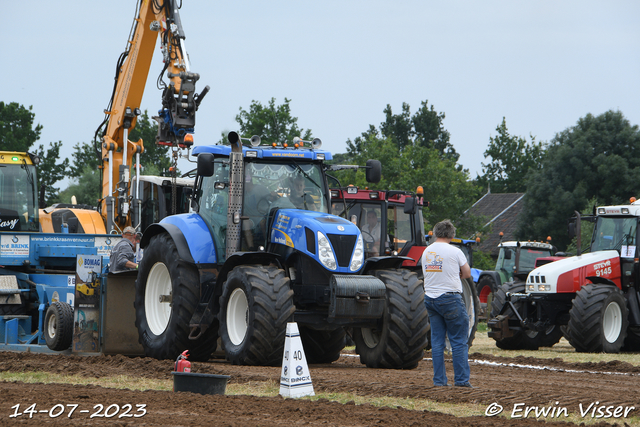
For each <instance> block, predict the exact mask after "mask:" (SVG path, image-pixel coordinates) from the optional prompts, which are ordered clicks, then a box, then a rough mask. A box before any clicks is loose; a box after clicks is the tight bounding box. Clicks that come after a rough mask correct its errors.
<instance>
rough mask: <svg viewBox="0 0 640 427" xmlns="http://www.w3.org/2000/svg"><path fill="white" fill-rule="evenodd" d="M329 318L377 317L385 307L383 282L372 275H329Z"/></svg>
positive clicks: (385, 290)
mask: <svg viewBox="0 0 640 427" xmlns="http://www.w3.org/2000/svg"><path fill="white" fill-rule="evenodd" d="M329 289H330V290H331V300H330V303H329V318H331V319H336V318H343V319H344V318H348V319H378V318H380V317H382V314H383V312H384V307H385V295H386V292H387V288H386V286H385V284H384V283H383V282H382V281H381V280H380V279H378V278H377V277H374V276H341V275H333V276H331V281H330V284H329Z"/></svg>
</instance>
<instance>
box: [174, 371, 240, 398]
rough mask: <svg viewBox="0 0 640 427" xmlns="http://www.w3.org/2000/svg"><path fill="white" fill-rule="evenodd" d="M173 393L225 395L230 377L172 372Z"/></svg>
mask: <svg viewBox="0 0 640 427" xmlns="http://www.w3.org/2000/svg"><path fill="white" fill-rule="evenodd" d="M171 373H172V374H173V391H189V392H191V393H199V394H224V393H225V390H226V389H227V380H228V379H229V376H228V375H213V374H196V373H193V372H171Z"/></svg>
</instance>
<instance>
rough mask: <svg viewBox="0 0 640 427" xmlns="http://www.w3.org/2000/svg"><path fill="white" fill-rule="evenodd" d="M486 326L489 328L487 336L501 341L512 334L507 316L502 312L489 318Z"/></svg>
mask: <svg viewBox="0 0 640 427" xmlns="http://www.w3.org/2000/svg"><path fill="white" fill-rule="evenodd" d="M487 326H488V327H489V329H490V331H489V332H488V334H487V335H488V336H489V338H493V339H495V340H498V341H501V340H503V339H505V338H510V337H512V336H513V331H512V330H511V329H509V316H505V315H504V314H501V315H500V316H498V317H496V318H494V319H491V320H489V321H488V322H487Z"/></svg>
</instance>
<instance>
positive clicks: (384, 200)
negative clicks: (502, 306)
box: [331, 186, 479, 345]
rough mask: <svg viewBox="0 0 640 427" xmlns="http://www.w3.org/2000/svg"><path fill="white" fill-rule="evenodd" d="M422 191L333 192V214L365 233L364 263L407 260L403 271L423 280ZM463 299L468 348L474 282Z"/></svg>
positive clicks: (467, 283) (474, 314) (466, 285)
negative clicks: (390, 258) (386, 257)
mask: <svg viewBox="0 0 640 427" xmlns="http://www.w3.org/2000/svg"><path fill="white" fill-rule="evenodd" d="M422 196H423V189H422V187H418V188H417V190H416V192H415V193H411V192H408V191H400V190H388V191H378V190H369V189H360V188H357V187H355V186H349V187H342V188H333V189H332V190H331V205H332V206H331V213H333V214H334V215H339V216H343V217H345V218H347V219H348V220H350V221H351V222H353V223H354V224H356V225H357V226H358V227H359V228H360V231H361V232H362V238H363V240H364V244H365V263H366V262H367V259H369V258H375V257H377V256H380V255H385V254H386V255H393V254H395V255H397V256H403V257H406V260H405V261H404V263H403V264H402V267H403V268H407V269H410V270H415V271H416V272H418V275H419V277H420V278H422V267H421V265H420V259H421V257H422V252H424V250H425V248H426V247H427V240H426V237H425V231H424V219H423V216H422V208H423V205H424V201H423V197H422ZM462 290H463V299H464V301H465V305H466V307H467V313H468V314H469V345H471V344H472V342H473V339H474V337H475V333H476V328H477V326H478V309H479V302H478V295H477V292H476V287H475V284H474V282H473V280H472V279H467V280H463V281H462Z"/></svg>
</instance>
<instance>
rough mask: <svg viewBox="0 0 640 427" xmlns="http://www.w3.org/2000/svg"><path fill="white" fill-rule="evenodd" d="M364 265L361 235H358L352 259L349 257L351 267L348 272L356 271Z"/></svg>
mask: <svg viewBox="0 0 640 427" xmlns="http://www.w3.org/2000/svg"><path fill="white" fill-rule="evenodd" d="M362 263H364V243H362V234H360V235H358V241H357V242H356V248H355V249H354V251H353V257H351V265H349V270H351V271H358V270H360V267H362Z"/></svg>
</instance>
